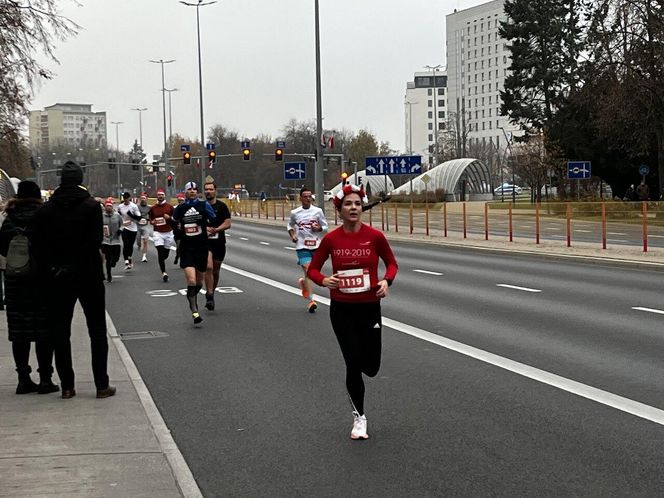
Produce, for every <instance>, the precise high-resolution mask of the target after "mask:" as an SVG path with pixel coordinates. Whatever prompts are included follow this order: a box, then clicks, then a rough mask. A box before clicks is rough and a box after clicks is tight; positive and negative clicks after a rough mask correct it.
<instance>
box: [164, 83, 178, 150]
mask: <svg viewBox="0 0 664 498" xmlns="http://www.w3.org/2000/svg"><path fill="white" fill-rule="evenodd" d="M166 91H167V92H168V144H169V145H170V143H171V139H172V138H173V112H172V111H173V104H172V103H171V94H172V93H173V92H177V91H178V89H177V88H171V89H168V88H166Z"/></svg>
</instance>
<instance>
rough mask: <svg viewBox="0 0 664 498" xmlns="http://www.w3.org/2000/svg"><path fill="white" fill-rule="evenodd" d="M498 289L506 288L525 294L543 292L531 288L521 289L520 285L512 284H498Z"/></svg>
mask: <svg viewBox="0 0 664 498" xmlns="http://www.w3.org/2000/svg"><path fill="white" fill-rule="evenodd" d="M496 287H504V288H505V289H514V290H519V291H523V292H542V291H541V290H540V289H531V288H530V287H519V286H518V285H510V284H496Z"/></svg>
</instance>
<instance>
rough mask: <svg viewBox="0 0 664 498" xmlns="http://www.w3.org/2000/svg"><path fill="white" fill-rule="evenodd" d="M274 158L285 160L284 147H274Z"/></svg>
mask: <svg viewBox="0 0 664 498" xmlns="http://www.w3.org/2000/svg"><path fill="white" fill-rule="evenodd" d="M274 160H275V161H283V160H284V149H282V148H281V147H277V148H276V149H274Z"/></svg>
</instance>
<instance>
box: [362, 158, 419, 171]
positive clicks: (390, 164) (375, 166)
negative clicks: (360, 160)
mask: <svg viewBox="0 0 664 498" xmlns="http://www.w3.org/2000/svg"><path fill="white" fill-rule="evenodd" d="M364 165H365V169H366V174H367V175H419V174H420V173H422V156H375V157H367V158H366V159H365V160H364Z"/></svg>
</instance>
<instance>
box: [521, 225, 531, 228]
mask: <svg viewBox="0 0 664 498" xmlns="http://www.w3.org/2000/svg"><path fill="white" fill-rule="evenodd" d="M519 228H533V226H532V225H519Z"/></svg>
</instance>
